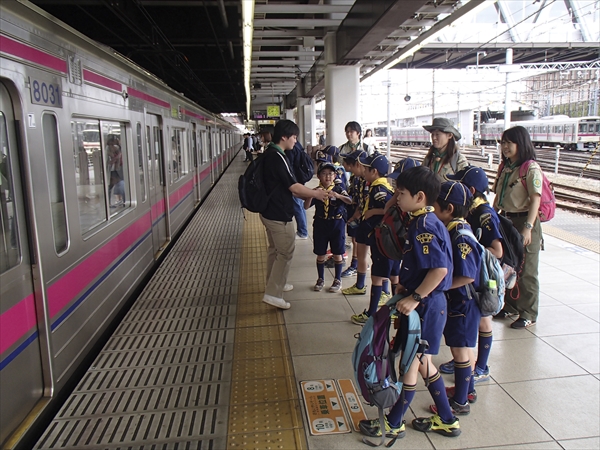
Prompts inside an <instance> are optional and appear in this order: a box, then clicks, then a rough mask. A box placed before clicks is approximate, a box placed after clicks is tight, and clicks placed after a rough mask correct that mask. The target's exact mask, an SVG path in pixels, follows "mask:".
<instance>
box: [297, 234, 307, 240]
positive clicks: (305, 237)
mask: <svg viewBox="0 0 600 450" xmlns="http://www.w3.org/2000/svg"><path fill="white" fill-rule="evenodd" d="M296 239H300V240H302V241H305V240H306V239H308V235H306V236H304V235H302V234H298V233H296Z"/></svg>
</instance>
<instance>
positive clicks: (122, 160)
mask: <svg viewBox="0 0 600 450" xmlns="http://www.w3.org/2000/svg"><path fill="white" fill-rule="evenodd" d="M101 125H102V142H103V143H104V150H105V152H106V156H105V158H106V173H107V175H108V176H107V178H108V180H107V183H108V203H109V208H110V215H111V216H114V215H115V214H119V213H121V212H123V210H124V209H125V208H127V207H129V206H130V205H131V195H130V188H129V186H130V183H129V165H128V161H127V155H128V152H127V139H126V136H125V125H124V124H122V123H119V122H108V121H102V122H101Z"/></svg>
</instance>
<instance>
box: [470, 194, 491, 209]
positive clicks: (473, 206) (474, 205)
mask: <svg viewBox="0 0 600 450" xmlns="http://www.w3.org/2000/svg"><path fill="white" fill-rule="evenodd" d="M486 203H488V201H487V200H486V199H485V198H481V197H475V198H474V199H473V202H472V203H471V207H470V208H469V212H473V211H475V210H476V209H477V208H479V207H480V206H481V205H485V204H486Z"/></svg>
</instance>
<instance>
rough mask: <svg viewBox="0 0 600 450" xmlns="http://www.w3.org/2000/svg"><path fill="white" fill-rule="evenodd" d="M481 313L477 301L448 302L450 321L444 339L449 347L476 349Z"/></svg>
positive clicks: (447, 323) (445, 329) (447, 322)
mask: <svg viewBox="0 0 600 450" xmlns="http://www.w3.org/2000/svg"><path fill="white" fill-rule="evenodd" d="M480 319H481V311H479V307H478V306H477V303H475V300H474V299H472V300H469V299H464V300H462V301H461V300H451V301H449V302H448V320H447V321H446V327H445V328H444V338H445V339H446V345H447V346H449V347H455V348H463V347H475V346H476V345H477V337H478V335H479V321H480Z"/></svg>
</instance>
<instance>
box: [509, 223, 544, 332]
mask: <svg viewBox="0 0 600 450" xmlns="http://www.w3.org/2000/svg"><path fill="white" fill-rule="evenodd" d="M510 220H511V221H512V223H513V224H514V225H515V227H516V228H517V230H519V231H520V230H522V229H523V227H524V226H525V222H527V217H511V218H510ZM541 247H542V225H541V223H540V221H539V219H538V220H536V221H535V224H534V225H533V229H532V230H531V243H530V244H529V245H528V246H527V247H525V261H524V263H523V271H522V272H521V277H520V278H519V281H518V282H517V285H516V286H515V287H514V288H513V289H512V291H506V295H505V296H504V309H505V310H506V311H508V312H510V313H512V314H516V313H518V314H519V317H520V318H522V319H527V320H531V321H532V322H536V321H537V316H538V309H539V304H540V282H539V279H538V266H539V264H540V250H541ZM517 295H518V297H517ZM512 297H517V298H516V299H513V298H512Z"/></svg>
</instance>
